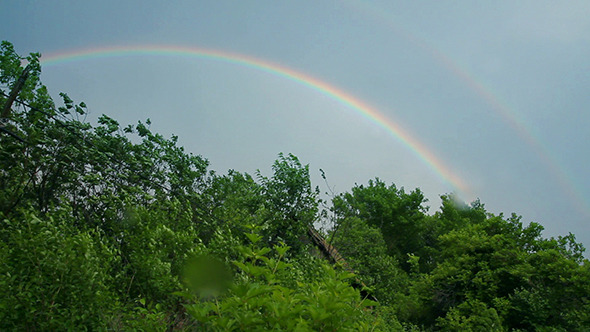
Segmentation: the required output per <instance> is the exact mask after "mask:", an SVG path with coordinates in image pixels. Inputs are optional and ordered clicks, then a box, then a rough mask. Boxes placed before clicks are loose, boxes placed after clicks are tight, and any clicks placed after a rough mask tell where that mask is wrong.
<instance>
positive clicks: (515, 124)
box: [344, 0, 590, 216]
mask: <svg viewBox="0 0 590 332" xmlns="http://www.w3.org/2000/svg"><path fill="white" fill-rule="evenodd" d="M344 3H346V4H347V5H348V6H350V7H351V8H353V9H354V10H357V11H360V12H363V13H365V14H366V15H367V16H370V17H371V19H372V20H373V21H374V22H375V21H376V22H382V23H383V24H384V25H386V26H387V27H388V28H389V29H390V30H391V31H393V32H394V33H395V34H397V35H398V36H400V37H402V38H403V39H406V40H408V41H409V42H411V43H412V44H414V45H415V46H417V47H418V48H420V49H421V50H423V51H424V52H425V53H427V54H429V55H430V56H431V57H432V58H433V59H434V60H435V61H436V62H438V63H439V64H440V65H441V66H442V67H444V68H446V69H447V70H448V71H449V72H451V73H452V74H453V76H455V77H456V78H458V79H459V80H460V81H462V82H463V83H464V84H465V86H467V87H468V88H469V89H470V90H472V91H473V92H474V93H475V94H476V95H477V96H478V97H479V98H481V99H482V100H483V101H485V102H486V103H487V104H488V105H489V106H490V108H491V109H492V110H493V111H494V112H495V113H496V114H497V115H499V116H500V118H501V119H502V121H503V122H504V123H505V124H506V125H508V126H509V127H510V128H511V129H512V130H514V132H515V133H516V134H517V135H518V136H519V137H520V139H522V140H523V141H524V142H525V143H526V144H527V145H528V146H529V148H530V149H531V150H532V151H533V152H534V153H535V154H536V155H537V156H538V158H539V159H540V160H541V162H542V163H543V165H545V167H546V168H547V169H548V170H549V171H550V172H551V174H553V175H554V176H555V180H556V181H557V183H558V184H559V186H560V187H561V189H562V190H563V191H564V193H565V194H567V195H568V197H569V198H570V199H571V201H572V203H573V204H574V205H575V206H576V208H577V209H578V210H579V211H581V212H582V213H584V214H585V215H587V216H590V206H589V204H588V199H585V198H584V195H583V194H582V190H581V188H579V187H578V186H577V183H579V181H575V180H574V177H573V175H571V174H568V172H567V171H565V170H566V167H565V166H564V165H562V164H561V163H560V162H559V161H558V159H557V158H556V157H554V156H553V155H552V154H551V152H550V151H549V150H548V149H547V148H546V147H545V146H544V145H543V144H542V143H540V142H541V139H540V138H539V137H537V136H538V135H534V134H533V133H534V130H532V129H531V128H530V126H529V125H527V123H526V121H525V119H523V118H522V117H520V116H518V114H517V112H515V111H514V110H513V109H511V108H510V107H509V106H508V105H506V103H504V102H502V101H501V99H500V98H499V97H498V96H497V94H495V93H493V92H492V89H491V88H489V87H486V86H485V85H484V84H482V83H481V81H482V80H480V79H479V80H478V79H476V78H475V77H474V76H475V75H473V74H471V73H469V72H468V71H467V70H466V69H464V68H463V67H461V66H459V65H458V64H457V62H456V61H453V59H451V58H450V57H449V56H448V55H447V54H445V53H443V52H442V51H441V50H440V49H438V48H436V47H435V46H434V44H433V43H432V42H428V41H427V40H426V39H424V38H422V37H419V36H417V35H416V34H414V33H412V32H410V31H408V30H407V29H404V28H403V27H401V26H400V25H398V24H397V23H396V19H395V17H394V16H393V15H391V13H390V12H389V11H388V10H387V9H386V8H383V7H382V6H378V5H376V4H374V3H372V2H368V1H358V0H344Z"/></svg>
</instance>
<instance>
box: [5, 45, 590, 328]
mask: <svg viewBox="0 0 590 332" xmlns="http://www.w3.org/2000/svg"><path fill="white" fill-rule="evenodd" d="M0 51H1V53H0V85H1V89H2V93H3V95H2V96H0V105H2V106H3V105H5V103H6V101H7V99H8V95H9V93H10V91H11V89H12V87H13V86H14V85H15V83H16V81H17V80H18V78H19V76H20V75H21V72H22V71H23V68H22V64H21V62H22V61H21V60H22V58H21V57H20V56H19V55H18V54H17V53H16V52H15V50H14V49H13V46H12V45H11V44H10V43H8V42H3V43H2V45H1V50H0ZM38 58H39V54H31V55H29V56H28V57H27V58H26V59H27V62H28V63H30V68H31V74H30V75H29V77H28V79H27V81H26V83H25V85H24V86H23V87H22V89H21V91H20V93H19V95H18V99H17V100H16V101H15V102H14V104H13V106H12V111H11V113H10V116H9V119H10V121H9V123H8V124H7V125H6V126H5V130H7V131H9V132H10V133H11V134H12V135H10V134H7V133H5V132H4V133H2V136H1V137H0V144H1V145H0V164H1V165H0V184H1V188H2V190H1V191H0V239H1V241H0V329H2V330H66V329H71V330H80V329H89V330H107V329H111V330H147V331H152V330H167V329H179V330H213V331H217V330H220V331H225V330H244V331H249V330H299V331H307V330H313V331H315V330H319V331H341V330H343V331H346V330H350V331H363V330H384V331H385V330H394V331H398V330H399V331H403V330H408V331H419V330H426V331H435V330H443V331H504V330H506V331H518V330H521V331H535V330H540V331H583V330H590V264H589V262H588V260H586V259H584V257H583V255H582V254H583V251H584V248H583V247H582V246H581V245H580V244H578V243H576V241H575V238H574V236H573V235H571V234H570V235H568V236H565V237H558V238H551V239H545V238H543V237H542V236H541V232H542V230H543V228H542V227H541V225H539V224H536V223H531V224H529V225H526V226H525V225H523V223H522V222H521V221H520V218H519V217H518V216H516V215H511V216H509V217H507V216H504V215H493V214H491V213H489V212H487V211H486V210H485V208H484V205H483V204H482V203H480V202H479V201H476V202H473V203H471V205H465V204H463V203H458V202H457V200H456V199H455V198H454V197H453V196H451V195H445V196H442V206H441V207H440V210H439V211H437V212H435V213H434V214H428V213H427V212H428V211H427V210H428V208H427V207H426V205H425V204H426V200H425V198H424V196H423V194H422V193H421V192H420V190H418V189H416V190H414V191H411V192H406V191H405V190H404V189H403V188H397V187H396V186H395V185H387V184H386V183H384V182H382V181H380V180H379V179H374V180H370V181H369V182H368V183H367V184H366V185H357V186H355V187H354V188H352V189H351V190H350V192H347V193H343V194H340V195H335V197H333V200H332V202H329V203H331V205H330V207H329V208H327V209H325V208H323V207H324V206H326V205H328V202H322V201H321V199H320V194H319V190H318V189H317V188H313V187H312V185H311V182H310V178H309V168H308V166H306V165H303V164H301V163H300V161H299V160H298V159H297V158H296V157H295V156H293V155H283V154H280V155H279V157H278V159H277V161H276V162H275V163H274V165H273V174H272V176H270V177H266V176H263V175H262V174H256V175H255V176H254V177H253V176H251V175H248V174H245V173H240V172H237V171H229V172H228V173H227V174H224V175H220V174H216V173H214V172H212V171H209V170H208V163H207V160H206V159H204V158H202V157H200V156H195V155H192V154H190V153H187V152H185V151H184V150H183V148H182V147H179V146H178V145H177V138H176V137H171V138H170V139H166V138H164V137H162V136H161V135H159V134H156V133H153V132H152V131H151V130H150V128H149V126H150V122H149V120H148V121H146V122H145V123H144V122H139V123H137V124H136V125H132V126H126V127H121V126H120V125H119V124H118V123H117V121H115V120H114V119H112V118H110V117H108V116H105V115H103V116H101V117H100V119H99V120H98V123H97V124H96V125H91V124H89V123H88V122H86V121H84V118H85V115H86V113H87V111H86V108H85V105H84V104H83V103H79V104H76V103H75V102H74V101H72V100H71V99H70V98H69V97H68V96H67V95H66V94H62V95H61V97H62V100H61V101H60V105H61V106H56V104H55V103H54V101H53V100H52V99H51V98H50V96H49V95H48V93H47V90H46V88H45V87H44V86H43V85H41V83H40V81H39V74H40V70H41V68H40V66H39V62H38ZM320 220H328V221H330V222H331V226H332V227H330V228H328V229H327V230H325V232H324V234H323V235H324V237H325V238H326V239H327V240H328V241H329V242H331V243H332V244H333V245H334V246H335V247H336V248H337V249H338V250H339V251H340V254H341V255H342V256H343V257H344V258H345V259H346V260H347V262H348V265H349V266H350V267H351V268H352V269H354V271H355V273H356V276H355V275H353V274H351V273H349V272H347V271H346V270H345V269H343V268H342V267H341V266H339V265H336V266H334V265H332V264H330V263H329V261H327V260H325V259H324V258H322V257H321V255H320V252H319V251H318V250H317V249H316V248H315V247H314V246H313V244H312V242H311V241H310V240H309V238H308V236H307V228H308V227H309V226H312V225H313V224H314V223H317V222H319V221H320ZM357 279H358V280H361V281H362V282H363V283H364V284H365V285H366V288H365V289H359V287H358V284H359V283H358V282H357V281H356V280H357ZM353 285H355V286H356V287H353ZM367 294H372V296H371V298H373V296H374V298H376V299H377V300H378V303H377V302H373V301H371V300H369V298H368V296H367Z"/></svg>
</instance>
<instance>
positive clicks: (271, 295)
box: [183, 233, 379, 331]
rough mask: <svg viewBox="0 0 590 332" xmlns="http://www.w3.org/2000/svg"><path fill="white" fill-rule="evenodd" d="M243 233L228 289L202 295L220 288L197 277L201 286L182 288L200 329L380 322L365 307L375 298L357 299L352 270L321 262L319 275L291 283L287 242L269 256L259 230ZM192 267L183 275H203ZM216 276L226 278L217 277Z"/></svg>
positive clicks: (347, 326)
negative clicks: (190, 291)
mask: <svg viewBox="0 0 590 332" xmlns="http://www.w3.org/2000/svg"><path fill="white" fill-rule="evenodd" d="M247 237H248V238H249V239H250V241H251V242H252V243H251V245H249V246H241V247H240V252H241V253H242V257H241V259H240V260H235V261H233V262H232V263H233V265H235V266H236V267H237V269H238V278H239V280H238V281H237V282H236V283H235V284H233V285H231V287H229V289H228V290H227V292H228V294H227V295H222V296H219V297H214V298H207V297H206V296H204V295H203V292H204V291H206V292H205V293H207V294H211V291H210V290H211V289H220V288H224V287H219V285H218V286H211V284H212V281H207V282H198V284H200V285H201V287H200V288H199V287H196V288H194V287H193V288H192V289H193V291H194V292H195V293H193V294H183V295H184V296H186V297H188V298H190V299H192V301H193V302H194V303H193V304H190V305H187V310H188V312H189V313H190V314H191V315H192V316H193V317H195V318H196V319H197V320H198V321H199V322H201V324H202V325H201V326H199V328H200V329H203V330H214V331H253V330H254V331H261V330H287V331H294V330H296V331H366V330H370V329H374V328H376V324H378V323H379V322H378V321H377V320H376V319H375V318H374V317H372V316H371V315H370V314H369V313H368V312H366V311H364V310H363V308H365V307H367V306H371V305H375V304H376V303H374V302H372V301H370V300H367V299H361V298H360V293H359V291H358V290H355V289H354V288H352V287H351V286H350V285H349V284H348V283H347V282H346V280H347V279H349V278H351V277H352V275H349V274H346V273H338V272H336V271H335V270H334V269H333V268H331V267H329V266H327V265H326V264H325V263H324V264H323V265H322V270H323V272H324V274H323V276H322V278H321V279H320V280H316V281H311V282H310V281H306V280H295V281H296V285H293V286H289V284H290V283H292V281H293V280H292V279H293V278H294V274H293V273H292V268H293V266H292V265H291V264H290V263H288V262H286V261H285V255H286V253H287V251H288V250H289V249H290V248H289V247H288V246H287V245H285V244H284V243H282V244H278V245H276V246H275V247H274V257H271V256H269V254H270V253H271V249H270V248H268V247H260V246H259V245H258V244H259V243H260V240H261V239H262V236H260V235H258V234H257V233H248V234H247ZM204 261H205V262H208V264H203V262H201V264H200V265H201V268H207V269H211V265H212V264H210V263H211V259H205V260H204ZM213 265H215V264H213ZM192 270H193V272H192V273H193V274H192V275H189V276H188V278H187V279H189V280H191V279H192V280H194V279H196V280H199V281H201V280H202V279H203V277H202V274H203V273H198V272H199V269H198V268H195V267H193V268H192ZM212 274H213V275H216V276H218V275H219V274H222V273H219V272H212ZM219 279H222V280H223V279H225V278H216V280H219ZM218 283H219V282H217V284H218ZM192 284H193V285H194V284H195V282H192ZM215 294H216V295H218V294H220V291H216V292H215Z"/></svg>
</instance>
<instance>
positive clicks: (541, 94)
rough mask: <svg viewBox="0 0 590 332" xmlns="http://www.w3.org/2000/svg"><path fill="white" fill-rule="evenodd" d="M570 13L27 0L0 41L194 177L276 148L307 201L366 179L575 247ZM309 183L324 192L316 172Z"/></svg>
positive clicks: (398, 5)
mask: <svg viewBox="0 0 590 332" xmlns="http://www.w3.org/2000/svg"><path fill="white" fill-rule="evenodd" d="M589 17H590V2H588V1H567V2H561V1H542V0H535V1H518V2H516V1H453V2H448V1H444V2H442V1H420V2H418V1H360V0H341V1H324V0H321V1H320V0H315V1H305V0H300V1H262V0H260V1H183V0H175V1H146V0H142V1H124V0H116V1H115V0H103V1H66V0H64V1H29V0H18V1H17V0H5V1H2V2H1V3H0V39H2V40H7V41H10V42H11V43H13V44H14V46H15V49H16V50H17V52H19V53H20V54H21V55H27V54H28V53H29V52H40V53H41V54H42V58H41V59H42V76H41V79H42V81H43V83H44V84H45V85H46V86H47V87H48V89H49V91H50V93H51V95H52V96H54V98H55V100H59V97H58V95H59V92H66V93H67V94H68V95H69V96H70V97H71V98H72V99H74V100H75V101H77V102H81V101H83V102H85V103H86V104H87V105H88V109H89V111H90V116H89V120H91V121H93V120H94V119H96V118H97V117H98V116H100V115H101V114H107V115H109V116H111V117H113V118H115V119H117V120H118V121H119V122H120V123H121V124H123V125H126V124H133V123H136V122H137V121H138V120H142V121H143V120H145V119H147V118H149V119H151V121H152V125H151V128H152V130H154V131H156V132H160V133H162V134H164V135H165V136H170V135H172V134H175V135H177V136H179V142H180V144H181V145H183V146H184V147H185V148H186V150H187V151H189V152H191V153H193V154H198V155H202V156H203V157H205V158H207V159H208V160H209V161H210V163H211V169H213V170H215V171H217V172H218V173H221V174H224V173H225V172H227V170H228V169H235V170H238V171H242V172H247V173H249V174H254V173H255V172H256V170H257V169H260V171H261V172H262V173H263V174H264V175H267V176H270V175H272V174H271V168H270V167H271V165H272V163H273V161H274V160H276V158H277V156H278V154H279V153H280V152H284V153H293V154H295V155H296V156H297V157H298V158H299V159H300V160H301V162H302V163H304V164H309V166H310V171H311V177H312V181H313V183H314V185H318V186H320V189H321V190H322V191H324V192H325V191H328V189H331V190H333V191H334V192H335V193H340V192H346V191H349V190H350V189H351V188H352V187H353V186H354V185H355V184H359V185H361V184H366V183H367V182H368V180H369V179H374V178H376V177H378V178H380V179H381V180H383V181H385V182H386V183H388V184H391V183H394V184H395V185H396V186H398V188H399V187H404V188H405V190H406V191H410V190H414V189H415V188H420V190H422V191H423V192H424V194H425V195H426V197H427V198H428V199H429V202H428V203H427V205H428V206H430V210H429V211H430V213H434V212H436V211H438V210H439V206H440V198H439V197H440V195H442V194H449V193H455V194H457V195H458V196H459V197H460V199H462V200H463V201H465V202H467V203H469V202H471V201H473V200H475V199H477V198H479V199H480V200H481V202H482V203H483V204H484V205H485V207H486V209H487V210H488V211H489V212H492V213H495V214H498V213H504V214H505V215H510V214H511V213H516V214H518V215H521V216H522V218H523V219H522V220H523V222H524V223H525V224H528V223H529V222H533V221H534V222H537V223H540V224H541V225H543V226H544V227H545V232H544V233H543V235H544V236H546V237H550V236H558V235H567V234H568V233H569V232H572V233H574V234H576V237H577V239H578V240H579V241H581V242H582V243H583V244H584V245H585V246H586V247H590V176H589V174H588V169H589V168H588V164H589V162H590V152H589V151H590V149H589V146H588V145H589V144H588V142H590V129H589V128H590V110H589V109H588V107H589V106H588V105H590V93H588V89H589V87H590V60H589V59H590V33H589V32H590V19H589ZM320 168H321V169H323V170H324V171H325V173H326V176H327V179H328V184H326V183H325V182H324V181H323V180H322V179H321V177H320V171H319V169H320Z"/></svg>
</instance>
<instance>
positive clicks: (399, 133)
mask: <svg viewBox="0 0 590 332" xmlns="http://www.w3.org/2000/svg"><path fill="white" fill-rule="evenodd" d="M133 56H177V57H189V58H195V57H197V58H206V59H211V60H217V61H223V62H227V63H232V64H236V65H240V66H245V67H249V68H253V69H256V70H261V71H264V72H267V73H270V74H272V75H276V76H280V77H283V78H286V79H288V80H291V81H293V82H296V83H298V84H302V85H304V86H307V87H309V88H311V89H313V90H315V91H317V92H319V93H322V94H324V95H326V96H328V97H330V98H332V99H334V100H336V101H338V102H339V103H341V104H343V105H345V106H346V107H348V108H350V109H352V110H354V111H355V112H357V113H358V114H360V115H362V116H363V117H365V118H366V119H368V120H370V121H371V122H373V123H374V124H376V125H377V126H379V127H381V128H383V129H385V130H386V131H387V132H388V133H389V134H390V135H391V136H393V137H394V138H395V139H397V140H398V141H400V142H401V143H402V144H404V145H405V146H407V147H408V148H409V149H410V150H412V151H413V152H414V154H415V155H416V156H417V157H418V158H419V159H421V160H422V161H423V162H424V163H425V164H427V165H428V166H429V167H430V168H431V169H432V170H433V171H434V172H435V173H436V174H437V175H438V176H439V177H440V178H441V179H442V180H444V181H445V182H447V183H448V184H450V185H451V186H453V188H454V189H456V190H458V191H459V192H460V193H463V194H470V193H469V189H468V187H467V185H466V184H465V182H464V181H463V180H462V179H461V178H460V177H459V176H458V175H456V174H454V173H453V172H452V171H451V170H450V169H449V168H448V167H447V166H445V165H444V163H443V162H442V161H441V160H440V159H439V158H437V157H436V156H435V155H434V153H432V152H431V151H430V150H429V149H428V148H427V147H426V146H424V145H423V144H422V143H420V142H419V141H418V140H417V139H415V138H414V137H412V136H411V135H410V134H409V133H408V132H407V131H406V130H404V129H403V128H402V127H400V126H399V125H398V124H397V123H396V122H395V121H393V120H392V119H391V118H390V117H386V116H385V115H383V114H382V113H380V112H378V111H377V109H375V108H374V107H372V106H370V105H369V104H368V103H366V102H363V101H361V100H359V99H357V98H355V97H354V96H352V95H351V94H349V93H346V92H344V91H342V90H341V89H338V88H336V87H334V86H333V85H330V84H328V83H326V82H324V81H322V80H320V79H317V78H315V77H312V76H310V75H308V74H305V73H302V72H300V71H296V70H293V69H291V68H288V67H285V66H283V65H279V64H276V63H272V62H270V61H267V60H261V59H258V58H254V57H251V56H247V55H243V54H238V53H230V52H225V51H219V50H212V49H203V48H193V47H179V46H167V45H166V46H163V45H149V46H148V45H140V46H124V47H103V48H94V49H82V50H72V51H66V52H62V53H57V54H50V55H48V56H44V57H42V58H41V64H42V65H45V66H52V65H58V64H62V63H68V62H73V61H83V60H88V59H93V58H104V57H133Z"/></svg>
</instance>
